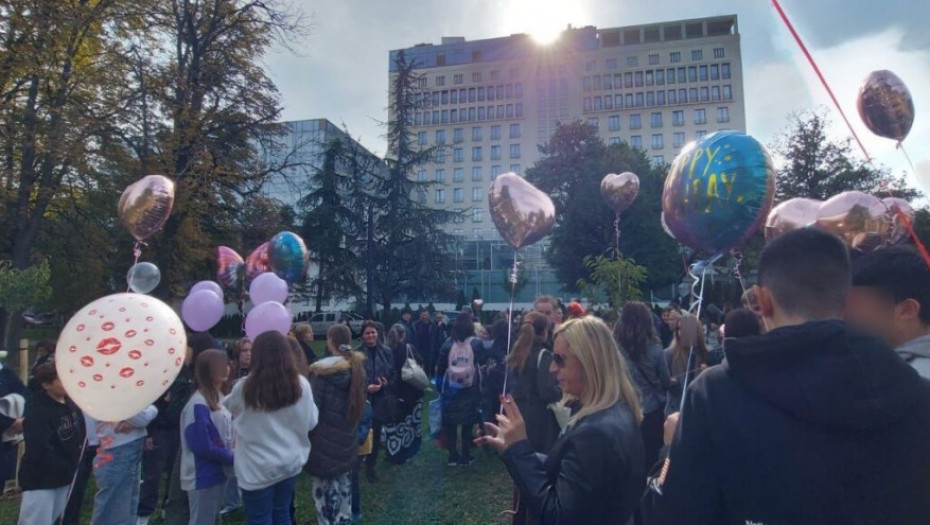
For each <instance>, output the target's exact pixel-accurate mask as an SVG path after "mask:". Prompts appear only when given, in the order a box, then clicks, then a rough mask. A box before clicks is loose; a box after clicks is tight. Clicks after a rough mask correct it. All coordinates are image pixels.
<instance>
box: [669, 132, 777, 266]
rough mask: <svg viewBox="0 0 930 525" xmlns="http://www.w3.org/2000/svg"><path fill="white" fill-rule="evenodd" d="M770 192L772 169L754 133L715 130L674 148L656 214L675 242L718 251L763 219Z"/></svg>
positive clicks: (753, 229) (751, 231)
mask: <svg viewBox="0 0 930 525" xmlns="http://www.w3.org/2000/svg"><path fill="white" fill-rule="evenodd" d="M774 193H775V169H774V167H773V166H772V160H771V158H769V154H768V152H767V151H766V150H765V148H764V147H763V146H762V144H760V143H759V142H758V141H756V139H754V138H752V137H750V136H749V135H744V134H742V133H739V132H736V131H718V132H717V133H713V134H711V135H707V136H705V137H704V138H702V139H700V140H698V141H696V142H692V143H690V144H688V145H687V146H685V148H684V149H683V150H682V151H681V153H679V154H678V157H676V158H675V161H674V162H672V166H671V168H670V170H669V173H668V177H667V178H666V179H665V189H664V190H663V192H662V217H663V221H664V225H665V227H666V229H667V231H669V232H671V234H672V236H673V237H674V238H675V239H676V240H678V242H680V243H682V244H684V245H686V246H689V247H691V248H693V249H695V250H698V251H705V252H709V253H722V252H725V251H726V250H728V249H730V248H732V247H734V246H737V245H739V244H741V243H742V242H744V241H746V240H747V239H748V238H749V237H751V236H752V235H753V234H754V233H755V232H756V231H757V230H758V229H759V227H761V226H762V224H763V223H764V222H765V218H766V217H767V216H768V213H769V210H771V209H772V199H773V197H774Z"/></svg>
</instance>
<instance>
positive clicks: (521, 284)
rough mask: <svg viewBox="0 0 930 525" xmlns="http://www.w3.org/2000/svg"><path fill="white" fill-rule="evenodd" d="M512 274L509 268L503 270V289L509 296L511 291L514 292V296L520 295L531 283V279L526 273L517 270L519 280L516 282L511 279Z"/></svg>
mask: <svg viewBox="0 0 930 525" xmlns="http://www.w3.org/2000/svg"><path fill="white" fill-rule="evenodd" d="M510 274H511V272H510V271H509V270H504V271H503V272H501V275H502V276H503V277H502V280H501V289H502V290H504V292H505V293H506V294H507V296H508V297H510V293H511V292H513V296H514V297H519V296H520V292H521V291H523V289H524V288H526V285H528V284H529V283H530V280H529V279H527V278H526V276H525V275H522V274H521V273H520V272H517V282H516V283H514V282H511V281H510Z"/></svg>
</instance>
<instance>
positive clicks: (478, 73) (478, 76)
mask: <svg viewBox="0 0 930 525" xmlns="http://www.w3.org/2000/svg"><path fill="white" fill-rule="evenodd" d="M471 81H472V82H476V83H477V82H481V71H475V72H474V73H472V74H471Z"/></svg>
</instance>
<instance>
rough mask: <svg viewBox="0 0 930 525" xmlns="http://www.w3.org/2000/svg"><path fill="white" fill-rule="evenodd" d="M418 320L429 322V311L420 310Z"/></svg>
mask: <svg viewBox="0 0 930 525" xmlns="http://www.w3.org/2000/svg"><path fill="white" fill-rule="evenodd" d="M420 322H421V323H428V322H429V312H420Z"/></svg>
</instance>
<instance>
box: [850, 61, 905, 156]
mask: <svg viewBox="0 0 930 525" xmlns="http://www.w3.org/2000/svg"><path fill="white" fill-rule="evenodd" d="M856 109H858V110H859V116H860V117H862V122H864V123H865V125H866V127H868V128H869V129H870V130H872V133H875V134H876V135H878V136H880V137H885V138H888V139H892V140H897V141H898V142H901V141H902V140H904V138H905V137H907V134H908V133H909V132H910V131H911V125H913V124H914V101H913V99H911V93H910V91H908V90H907V86H905V85H904V82H902V81H901V79H900V78H898V76H897V75H895V74H894V73H892V72H891V71H885V70H882V71H873V72H871V73H869V76H867V77H866V78H865V81H863V82H862V86H860V87H859V97H858V99H857V100H856Z"/></svg>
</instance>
